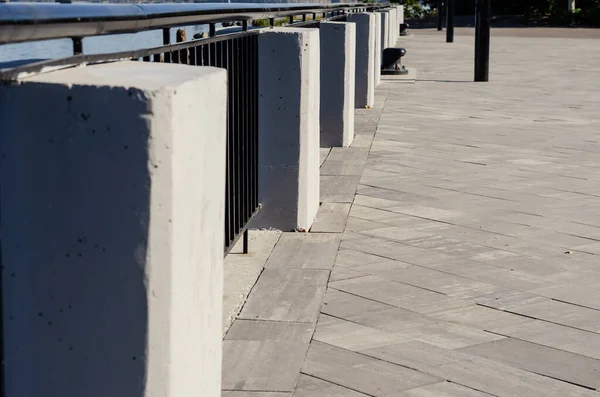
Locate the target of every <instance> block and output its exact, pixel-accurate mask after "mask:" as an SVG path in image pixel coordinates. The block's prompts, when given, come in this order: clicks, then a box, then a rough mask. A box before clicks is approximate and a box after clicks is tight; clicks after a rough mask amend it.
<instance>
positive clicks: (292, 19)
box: [289, 15, 294, 25]
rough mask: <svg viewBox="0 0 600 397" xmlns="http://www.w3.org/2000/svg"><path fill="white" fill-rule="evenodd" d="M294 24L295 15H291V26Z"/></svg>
mask: <svg viewBox="0 0 600 397" xmlns="http://www.w3.org/2000/svg"><path fill="white" fill-rule="evenodd" d="M293 23H294V16H293V15H290V20H289V24H290V25H291V24H293Z"/></svg>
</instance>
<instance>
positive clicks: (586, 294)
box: [530, 284, 600, 310]
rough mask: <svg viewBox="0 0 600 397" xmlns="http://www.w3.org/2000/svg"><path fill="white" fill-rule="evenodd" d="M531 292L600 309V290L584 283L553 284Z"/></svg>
mask: <svg viewBox="0 0 600 397" xmlns="http://www.w3.org/2000/svg"><path fill="white" fill-rule="evenodd" d="M530 292H531V293H532V294H536V295H541V296H545V297H548V298H552V299H555V300H559V301H563V302H568V303H573V304H575V305H580V306H585V307H589V308H591V309H596V310H600V290H598V289H594V288H589V287H585V286H583V285H573V284H563V285H552V286H549V287H542V288H538V289H534V290H531V291H530Z"/></svg>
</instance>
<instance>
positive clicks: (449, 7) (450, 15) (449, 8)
mask: <svg viewBox="0 0 600 397" xmlns="http://www.w3.org/2000/svg"><path fill="white" fill-rule="evenodd" d="M446 18H447V19H446V43H453V42H454V0H446Z"/></svg>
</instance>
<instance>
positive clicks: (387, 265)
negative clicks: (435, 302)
mask: <svg viewBox="0 0 600 397" xmlns="http://www.w3.org/2000/svg"><path fill="white" fill-rule="evenodd" d="M353 269H355V270H358V271H361V272H364V273H369V274H373V275H376V276H379V277H383V278H387V279H390V280H394V281H398V282H402V283H405V284H410V285H414V286H416V287H419V288H424V289H428V290H431V291H436V292H439V293H443V294H447V295H452V294H456V293H461V292H464V291H468V290H476V289H482V288H485V287H486V286H488V285H489V284H488V283H482V282H480V281H475V280H471V279H468V278H466V277H461V276H456V275H453V274H448V273H444V272H439V271H437V270H431V269H426V268H424V267H420V266H414V265H411V264H406V263H403V262H399V261H386V262H380V263H375V264H369V265H363V266H355V267H354V268H353Z"/></svg>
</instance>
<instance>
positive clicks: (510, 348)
mask: <svg viewBox="0 0 600 397" xmlns="http://www.w3.org/2000/svg"><path fill="white" fill-rule="evenodd" d="M459 351H461V352H464V353H468V354H472V355H475V356H480V357H484V358H486V359H488V360H494V361H501V362H504V363H506V364H509V365H512V366H513V367H517V368H521V369H525V370H527V371H530V372H535V373H537V374H540V375H545V376H549V377H551V378H555V379H561V380H564V381H565V382H569V383H574V384H577V385H582V386H585V387H588V388H592V389H600V377H599V376H598V374H600V360H595V359H592V358H588V357H585V356H580V355H578V354H573V353H569V352H565V351H562V350H557V349H552V348H549V347H546V346H542V345H538V344H534V343H530V342H524V341H520V340H517V339H502V340H498V341H493V342H489V343H483V344H481V345H476V346H469V347H465V348H463V349H459Z"/></svg>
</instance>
